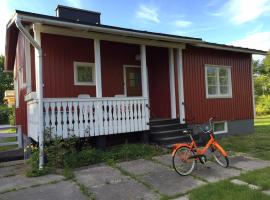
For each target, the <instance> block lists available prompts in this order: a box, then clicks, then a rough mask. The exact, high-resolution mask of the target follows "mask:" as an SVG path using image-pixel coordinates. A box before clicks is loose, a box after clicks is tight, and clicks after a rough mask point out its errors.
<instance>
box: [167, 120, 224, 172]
mask: <svg viewBox="0 0 270 200" xmlns="http://www.w3.org/2000/svg"><path fill="white" fill-rule="evenodd" d="M212 120H213V118H210V119H209V126H210V129H209V130H203V129H202V127H201V126H197V127H198V128H200V129H201V132H200V133H201V134H200V135H199V136H200V137H204V138H207V139H204V140H205V141H206V142H205V146H204V147H203V148H202V149H199V148H198V146H197V144H196V142H195V140H194V138H193V135H192V130H190V129H187V130H185V131H183V133H184V134H187V135H189V137H190V139H191V143H179V144H174V145H173V152H172V162H173V168H174V169H175V171H176V172H177V173H178V174H180V175H182V176H186V175H189V174H190V173H191V172H192V171H193V170H194V167H195V164H196V162H197V161H200V162H201V163H202V164H205V163H206V161H207V158H206V156H205V153H206V151H207V150H208V149H209V150H210V152H211V153H212V155H213V157H214V159H215V160H216V162H217V163H218V164H219V165H220V166H222V167H225V168H226V167H228V166H229V159H228V154H227V152H226V151H225V150H224V149H223V148H222V147H221V146H220V145H219V144H218V142H217V141H216V140H215V139H214V133H213V128H212Z"/></svg>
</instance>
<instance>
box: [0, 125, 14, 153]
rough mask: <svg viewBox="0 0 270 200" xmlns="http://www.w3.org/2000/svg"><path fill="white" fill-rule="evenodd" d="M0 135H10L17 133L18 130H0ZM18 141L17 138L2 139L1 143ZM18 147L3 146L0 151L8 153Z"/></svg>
mask: <svg viewBox="0 0 270 200" xmlns="http://www.w3.org/2000/svg"><path fill="white" fill-rule="evenodd" d="M0 133H6V134H9V133H16V129H14V128H10V129H8V130H5V131H3V130H0ZM15 141H17V138H16V137H11V138H2V139H0V143H4V142H15ZM17 147H18V145H9V146H3V147H0V151H8V150H11V149H16V148H17Z"/></svg>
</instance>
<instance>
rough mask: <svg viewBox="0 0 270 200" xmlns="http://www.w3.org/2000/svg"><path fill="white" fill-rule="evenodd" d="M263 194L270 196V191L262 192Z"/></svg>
mask: <svg viewBox="0 0 270 200" xmlns="http://www.w3.org/2000/svg"><path fill="white" fill-rule="evenodd" d="M262 193H264V194H266V195H268V196H270V190H264V191H262Z"/></svg>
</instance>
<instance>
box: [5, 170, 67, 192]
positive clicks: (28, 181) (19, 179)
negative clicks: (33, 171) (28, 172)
mask: <svg viewBox="0 0 270 200" xmlns="http://www.w3.org/2000/svg"><path fill="white" fill-rule="evenodd" d="M63 179H64V177H63V176H60V175H53V174H50V175H46V176H40V177H32V178H28V177H25V176H23V175H17V176H10V177H3V178H0V193H3V192H6V191H8V190H13V189H16V190H18V189H22V188H27V187H32V186H35V185H41V184H46V183H51V182H54V181H60V180H63Z"/></svg>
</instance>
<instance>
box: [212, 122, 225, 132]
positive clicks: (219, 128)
mask: <svg viewBox="0 0 270 200" xmlns="http://www.w3.org/2000/svg"><path fill="white" fill-rule="evenodd" d="M221 131H225V122H217V123H214V132H221Z"/></svg>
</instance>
